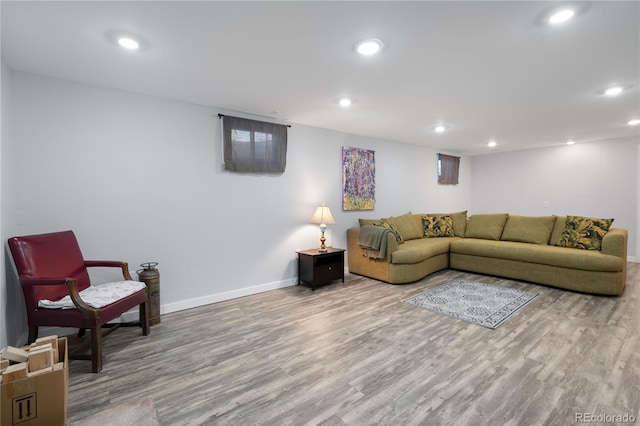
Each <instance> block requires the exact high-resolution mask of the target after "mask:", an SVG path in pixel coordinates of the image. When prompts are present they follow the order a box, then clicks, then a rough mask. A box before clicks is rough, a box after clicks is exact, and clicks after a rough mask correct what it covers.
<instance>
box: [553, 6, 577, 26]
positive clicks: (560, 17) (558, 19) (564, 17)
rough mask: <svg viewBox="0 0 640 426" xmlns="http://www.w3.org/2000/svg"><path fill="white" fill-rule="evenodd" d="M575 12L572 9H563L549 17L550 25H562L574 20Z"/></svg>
mask: <svg viewBox="0 0 640 426" xmlns="http://www.w3.org/2000/svg"><path fill="white" fill-rule="evenodd" d="M573 15H575V12H574V11H573V10H571V9H563V10H559V11H558V12H556V13H554V14H553V15H551V16H550V17H549V23H550V24H554V25H555V24H562V23H563V22H567V21H568V20H569V19H571V18H573Z"/></svg>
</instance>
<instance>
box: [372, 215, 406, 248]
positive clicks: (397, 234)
mask: <svg viewBox="0 0 640 426" xmlns="http://www.w3.org/2000/svg"><path fill="white" fill-rule="evenodd" d="M372 225H375V226H382V227H384V228H387V229H390V230H391V232H393V236H394V237H396V242H397V243H398V244H402V243H404V240H403V239H402V235H401V234H400V232H398V229H397V228H396V227H395V226H393V224H392V223H391V222H389V221H387V220H378V221H375V222H373V223H372Z"/></svg>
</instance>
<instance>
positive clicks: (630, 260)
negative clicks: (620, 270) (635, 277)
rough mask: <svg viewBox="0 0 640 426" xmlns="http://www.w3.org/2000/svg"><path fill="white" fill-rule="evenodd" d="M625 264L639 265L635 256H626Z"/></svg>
mask: <svg viewBox="0 0 640 426" xmlns="http://www.w3.org/2000/svg"><path fill="white" fill-rule="evenodd" d="M627 262H632V263H640V261H639V260H638V257H637V256H627Z"/></svg>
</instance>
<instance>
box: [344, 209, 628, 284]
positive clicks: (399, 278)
mask: <svg viewBox="0 0 640 426" xmlns="http://www.w3.org/2000/svg"><path fill="white" fill-rule="evenodd" d="M434 217H435V218H441V219H446V220H447V221H448V222H447V226H446V227H445V228H446V230H445V231H446V232H444V235H446V236H437V237H435V236H430V237H425V233H426V234H428V235H433V234H430V233H429V229H427V231H425V226H427V227H428V226H430V225H429V221H428V220H427V222H425V219H423V218H427V219H433V218H434ZM567 218H568V217H565V216H535V217H534V216H517V215H508V214H506V213H504V214H480V215H473V216H470V217H467V212H466V211H463V212H456V213H431V214H411V213H407V214H405V215H402V216H398V217H391V218H386V219H381V220H370V219H360V227H356V228H350V229H348V230H347V256H348V262H349V272H351V273H354V274H359V275H364V276H367V277H370V278H375V279H378V280H381V281H385V282H388V283H392V284H403V283H410V282H414V281H417V280H419V279H421V278H424V277H426V276H427V275H429V274H432V273H434V272H436V271H439V270H442V269H447V268H452V269H457V270H463V271H469V272H476V273H481V274H488V275H495V276H501V277H507V278H513V279H518V280H523V281H529V282H533V283H538V284H544V285H549V286H554V287H559V288H564V289H568V290H574V291H580V292H585V293H594V294H604V295H620V294H622V292H623V291H624V286H625V281H626V268H627V238H628V234H627V230H625V229H622V228H611V229H608V231H606V230H605V231H602V230H599V232H600V236H601V238H600V241H597V244H595V246H596V247H589V246H588V248H589V249H584V248H575V247H571V246H568V247H562V246H559V245H558V244H560V245H563V244H562V241H560V240H562V239H563V238H565V237H566V235H568V233H569V232H570V231H568V230H567ZM569 218H570V219H571V218H572V217H569ZM383 222H384V226H386V227H389V228H391V230H392V231H393V232H388V233H387V235H386V250H385V254H384V257H383V258H375V257H371V255H370V252H368V251H367V250H363V248H362V247H361V245H360V244H359V233H360V230H361V229H362V228H361V227H362V226H365V225H378V226H379V225H382V224H383ZM449 225H451V226H449ZM609 225H610V223H609ZM436 231H438V232H440V234H442V232H441V231H442V230H441V229H437V230H436ZM565 239H566V238H565ZM564 245H566V244H564ZM574 246H575V244H574ZM577 246H579V247H582V245H581V244H577Z"/></svg>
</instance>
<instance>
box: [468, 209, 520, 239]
mask: <svg viewBox="0 0 640 426" xmlns="http://www.w3.org/2000/svg"><path fill="white" fill-rule="evenodd" d="M508 217H509V215H508V214H507V213H492V214H474V215H473V216H471V217H470V218H469V222H468V223H467V229H466V230H465V232H464V236H465V238H480V239H483V240H499V239H500V236H501V235H502V229H503V228H504V224H505V223H506V222H507V218H508Z"/></svg>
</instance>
